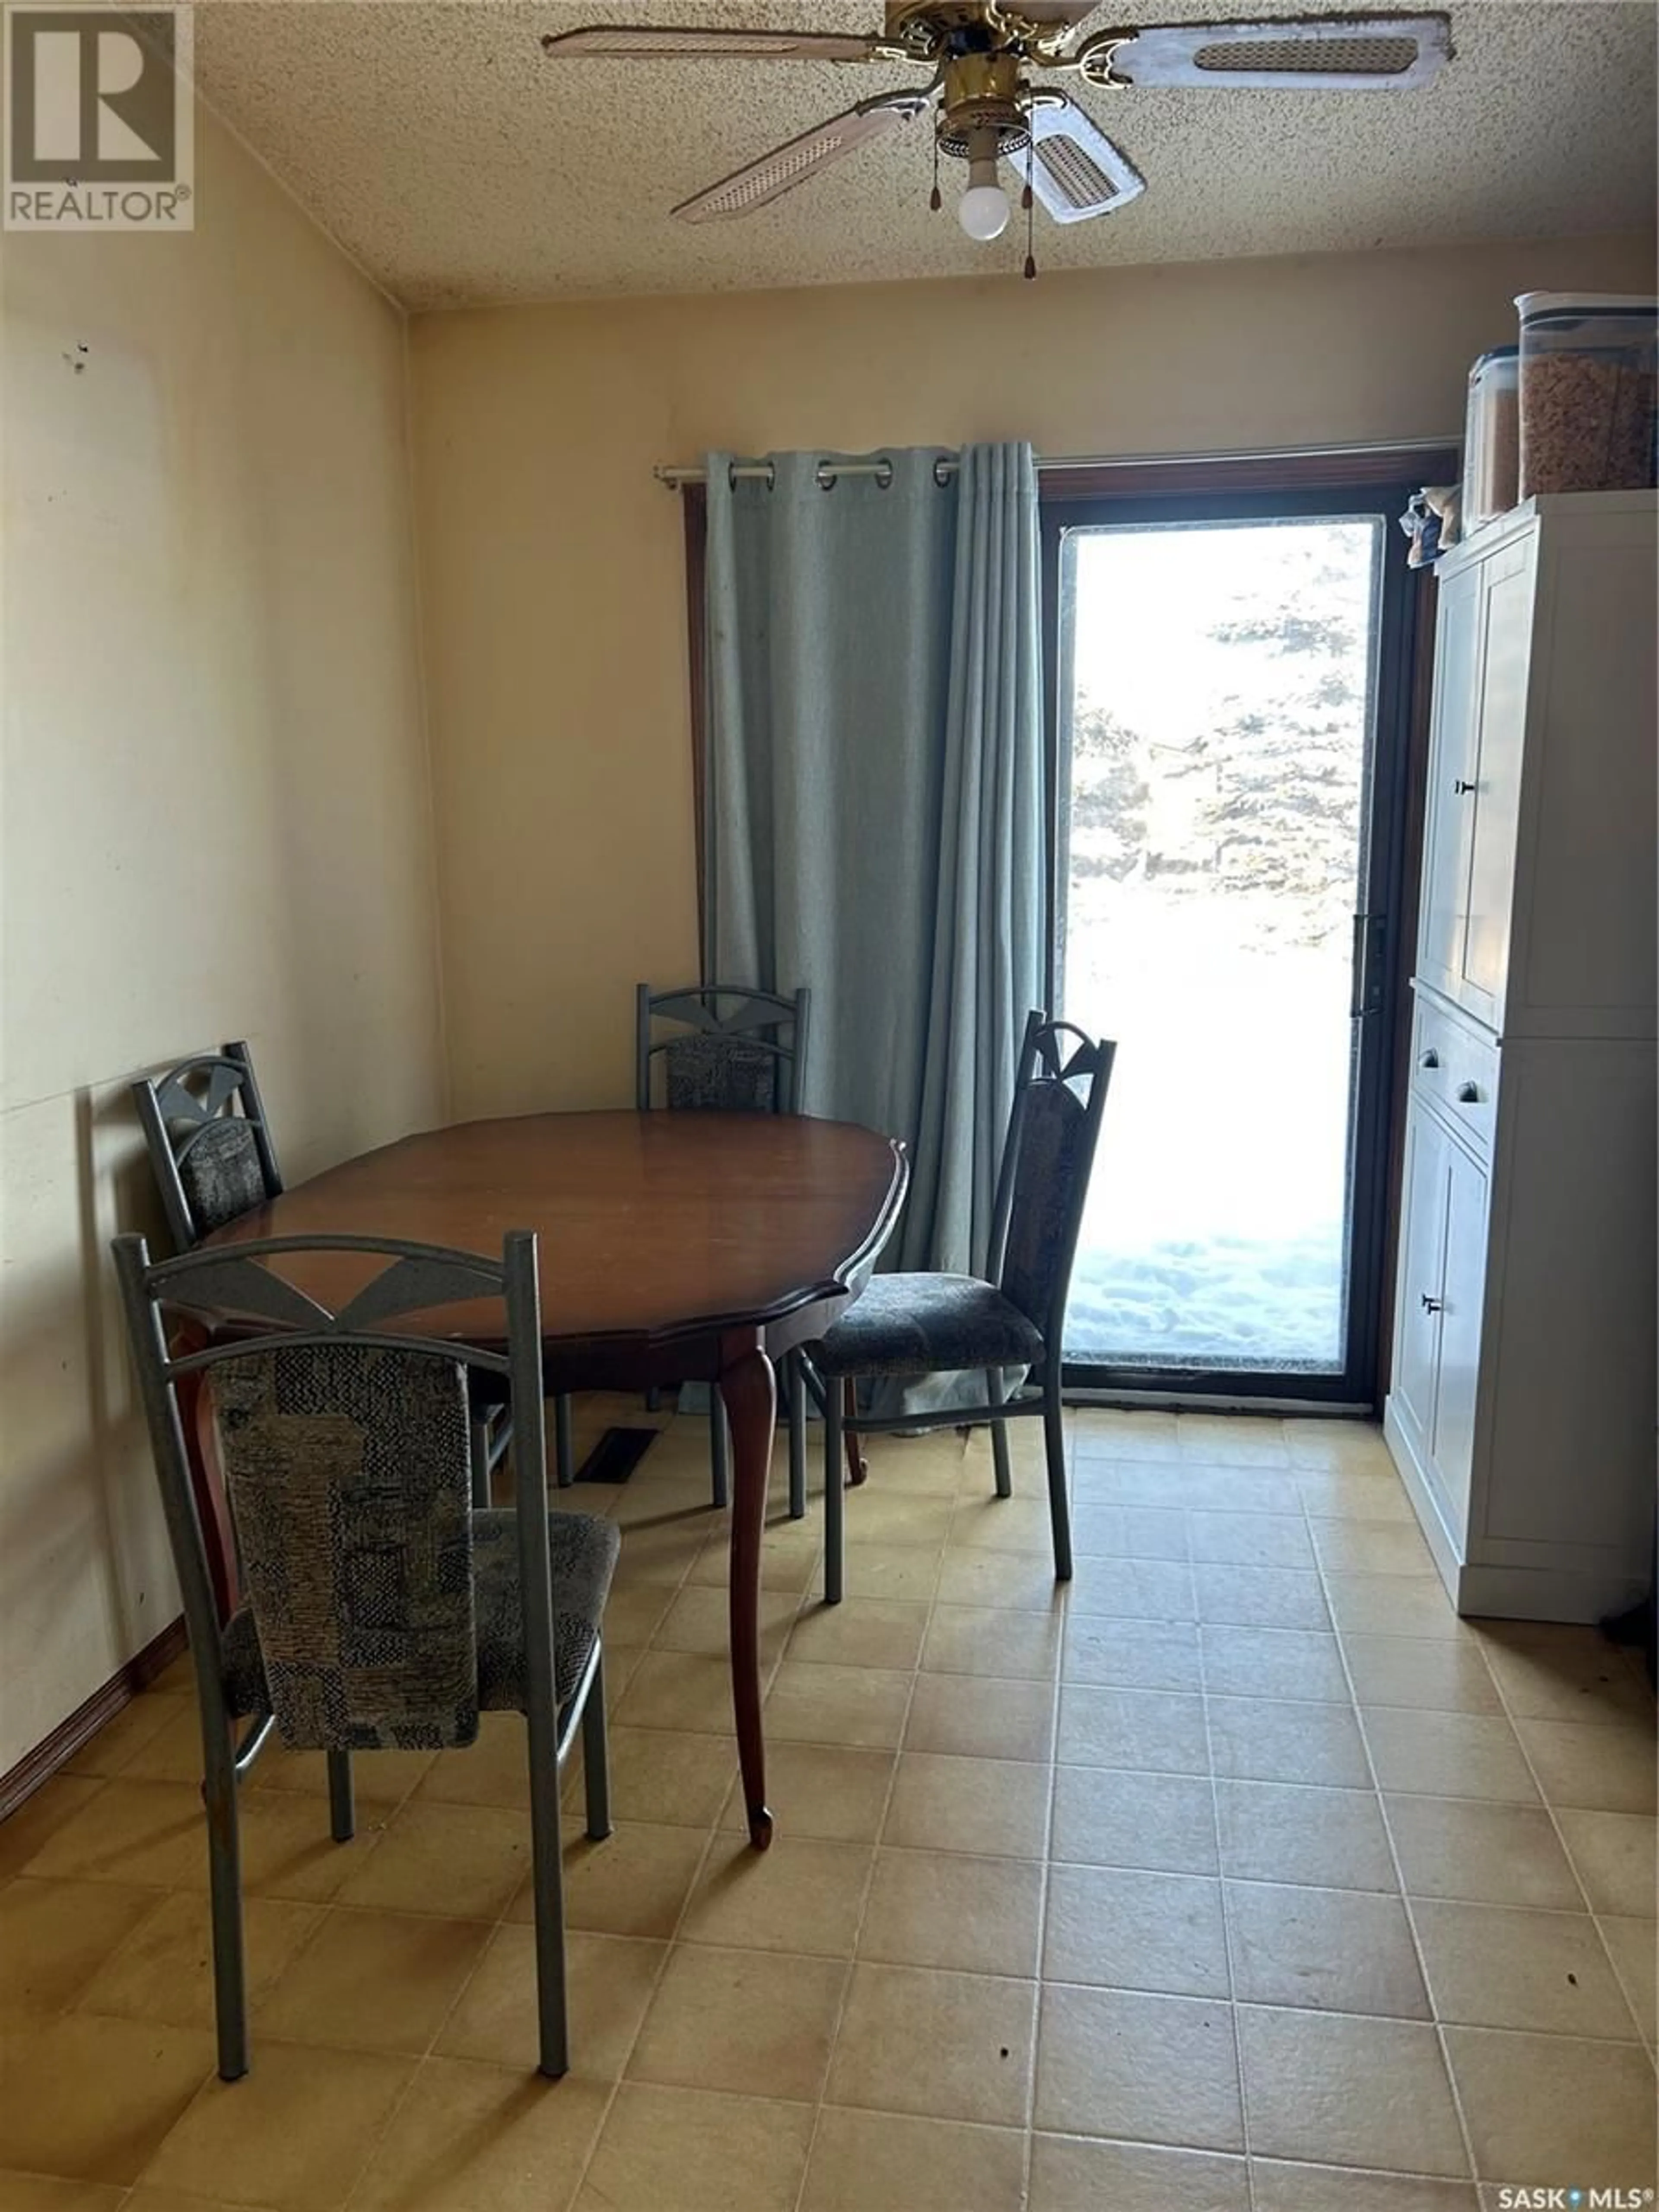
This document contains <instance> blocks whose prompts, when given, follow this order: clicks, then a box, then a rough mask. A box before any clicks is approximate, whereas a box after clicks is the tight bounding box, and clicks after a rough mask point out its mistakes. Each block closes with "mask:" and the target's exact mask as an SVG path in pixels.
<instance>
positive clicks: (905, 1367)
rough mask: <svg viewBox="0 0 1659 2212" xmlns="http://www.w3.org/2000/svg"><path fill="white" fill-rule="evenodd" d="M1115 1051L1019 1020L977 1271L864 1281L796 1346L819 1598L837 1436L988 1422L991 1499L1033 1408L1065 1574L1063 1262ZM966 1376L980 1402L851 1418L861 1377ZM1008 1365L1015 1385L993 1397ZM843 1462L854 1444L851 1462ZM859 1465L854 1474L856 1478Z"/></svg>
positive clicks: (834, 1556) (830, 1563) (1057, 1026)
mask: <svg viewBox="0 0 1659 2212" xmlns="http://www.w3.org/2000/svg"><path fill="white" fill-rule="evenodd" d="M1116 1052H1117V1047H1116V1045H1115V1044H1114V1043H1111V1042H1109V1041H1106V1040H1102V1041H1100V1042H1097V1041H1096V1040H1095V1039H1094V1038H1092V1037H1091V1036H1088V1035H1086V1034H1085V1031H1084V1030H1080V1029H1078V1028H1077V1027H1075V1025H1074V1024H1072V1023H1070V1022H1060V1021H1050V1020H1049V1018H1048V1015H1047V1014H1046V1013H1043V1012H1041V1011H1037V1012H1033V1013H1031V1014H1030V1016H1029V1017H1028V1018H1027V1020H1026V1024H1025V1035H1024V1040H1023V1042H1022V1043H1021V1047H1020V1054H1019V1063H1018V1073H1017V1074H1016V1077H1015V1081H1014V1102H1013V1107H1012V1111H1011V1113H1010V1115H1009V1120H1008V1132H1007V1136H1006V1139H1005V1141H1004V1145H1003V1150H1002V1160H1001V1164H1000V1169H999V1171H998V1176H997V1187H996V1197H995V1201H994V1206H993V1208H992V1216H991V1239H990V1250H989V1256H988V1264H987V1268H986V1272H985V1274H984V1276H983V1277H980V1276H975V1275H948V1274H887V1275H883V1274H878V1275H872V1277H871V1278H870V1280H869V1282H868V1284H867V1285H866V1287H865V1289H864V1290H863V1291H862V1292H861V1293H860V1296H859V1297H857V1298H855V1299H854V1302H853V1304H851V1305H850V1306H848V1308H847V1310H846V1311H845V1313H844V1314H843V1316H842V1319H841V1320H839V1321H838V1322H836V1325H835V1327H834V1328H831V1329H830V1330H829V1332H828V1333H827V1334H825V1335H823V1337H821V1338H819V1339H818V1340H817V1341H816V1342H815V1343H812V1344H809V1345H808V1346H806V1347H805V1352H806V1358H807V1360H808V1361H809V1363H810V1364H811V1368H812V1370H813V1372H814V1375H815V1376H816V1378H817V1383H818V1385H819V1387H820V1389H821V1390H822V1394H823V1406H824V1490H823V1496H824V1565H823V1594H824V1598H825V1601H826V1602H827V1603H829V1604H830V1605H836V1604H839V1603H840V1601H841V1595H842V1558H843V1550H844V1544H845V1525H844V1524H845V1518H846V1497H845V1492H844V1489H843V1486H842V1472H841V1465H840V1462H841V1456H842V1445H843V1442H844V1441H846V1440H848V1439H850V1438H853V1437H860V1436H875V1435H903V1434H905V1433H907V1432H908V1433H912V1434H914V1433H915V1432H916V1431H919V1430H921V1429H926V1428H930V1427H932V1428H936V1427H938V1426H939V1421H940V1420H941V1419H945V1420H948V1421H950V1422H951V1424H952V1425H978V1424H979V1423H980V1422H982V1421H983V1422H988V1423H989V1424H990V1429H991V1449H992V1458H993V1462H994V1468H995V1479H996V1493H997V1496H998V1497H999V1498H1009V1497H1012V1494H1013V1479H1012V1469H1011V1467H1010V1463H1009V1457H1008V1436H1007V1424H1008V1422H1009V1420H1010V1419H1013V1418H1016V1417H1018V1416H1019V1415H1022V1414H1041V1415H1042V1425H1043V1441H1044V1445H1045V1457H1046V1460H1047V1464H1048V1510H1049V1515H1050V1518H1051V1521H1052V1523H1053V1528H1054V1575H1055V1578H1056V1580H1058V1581H1060V1582H1069V1581H1070V1580H1071V1578H1072V1521H1071V1510H1070V1505H1069V1504H1068V1501H1067V1498H1066V1430H1065V1419H1064V1412H1063V1407H1062V1402H1061V1398H1060V1358H1061V1344H1062V1339H1063V1332H1064V1328H1065V1322H1066V1297H1067V1295H1068V1294H1069V1292H1070V1290H1071V1282H1072V1264H1073V1261H1074V1259H1075V1258H1076V1256H1077V1245H1078V1237H1079V1231H1081V1229H1082V1226H1083V1207H1084V1202H1085V1200H1086V1198H1087V1196H1088V1190H1089V1175H1090V1170H1091V1168H1092V1167H1093V1164H1094V1157H1095V1147H1096V1145H1097V1141H1098V1139H1099V1135H1100V1122H1101V1116H1102V1115H1103V1112H1104V1110H1105V1106H1106V1093H1107V1089H1108V1086H1109V1084H1110V1081H1111V1074H1112V1063H1113V1060H1114V1059H1115V1055H1116ZM972 1369H978V1370H982V1372H983V1374H984V1376H985V1386H986V1402H985V1403H984V1405H982V1406H972V1407H965V1408H959V1407H955V1406H952V1407H951V1408H950V1409H949V1411H948V1413H945V1414H943V1415H939V1414H933V1415H929V1416H927V1417H924V1418H921V1419H918V1418H917V1417H916V1416H915V1415H914V1414H908V1415H907V1414H896V1415H892V1416H875V1415H869V1414H866V1415H860V1414H858V1413H856V1411H855V1410H849V1409H848V1405H847V1403H846V1401H847V1400H848V1398H850V1397H851V1395H852V1391H851V1389H850V1388H849V1386H852V1385H855V1384H856V1383H858V1382H859V1381H860V1380H861V1379H863V1378H865V1377H871V1376H902V1377H907V1378H916V1377H920V1376H926V1375H942V1374H949V1373H956V1372H960V1371H963V1370H972ZM1009 1369H1023V1370H1025V1372H1024V1381H1023V1382H1022V1383H1020V1384H1019V1385H1018V1387H1017V1389H1016V1390H1015V1392H1014V1394H1013V1395H1012V1396H1009V1395H1006V1389H1005V1376H1006V1371H1007V1370H1009ZM850 1455H851V1456H853V1457H854V1459H856V1450H855V1448H854V1449H853V1450H852V1452H851V1454H850ZM861 1475H862V1467H861V1464H860V1466H859V1468H858V1474H857V1476H855V1479H861Z"/></svg>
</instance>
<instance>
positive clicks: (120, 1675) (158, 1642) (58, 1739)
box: [0, 1613, 185, 1820]
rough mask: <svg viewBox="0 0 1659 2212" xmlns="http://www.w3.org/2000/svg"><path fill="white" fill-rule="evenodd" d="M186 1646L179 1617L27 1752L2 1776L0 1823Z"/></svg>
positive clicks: (162, 1671) (182, 1618)
mask: <svg viewBox="0 0 1659 2212" xmlns="http://www.w3.org/2000/svg"><path fill="white" fill-rule="evenodd" d="M184 1648H185V1622H184V1616H183V1614H182V1613H181V1614H180V1615H179V1619H178V1620H175V1621H173V1623H172V1624H171V1626H168V1627H167V1628H164V1629H163V1630H162V1631H161V1634H160V1635H159V1636H156V1637H152V1638H151V1639H150V1641H149V1643H148V1644H145V1646H144V1648H143V1650H142V1651H140V1652H138V1653H137V1655H136V1656H134V1657H133V1658H131V1659H129V1660H128V1662H127V1663H126V1665H125V1667H123V1668H119V1669H118V1672H116V1673H115V1674H112V1675H111V1676H110V1678H109V1680H108V1681H107V1682H106V1683H105V1684H104V1686H103V1687H102V1688H101V1689H97V1690H94V1692H93V1693H92V1695H91V1696H90V1697H89V1698H88V1699H86V1701H85V1703H84V1704H82V1705H77V1706H76V1708H75V1711H73V1712H72V1713H70V1716H69V1717H68V1718H67V1719H66V1720H61V1721H59V1722H58V1725H57V1727H56V1728H55V1729H53V1730H52V1734H51V1735H49V1736H46V1737H45V1738H44V1739H43V1740H42V1741H40V1743H37V1744H36V1745H35V1747H34V1748H33V1751H26V1752H25V1753H23V1756H22V1757H21V1759H19V1760H18V1762H17V1764H16V1765H15V1766H14V1767H11V1768H9V1770H8V1771H7V1772H6V1773H4V1774H0V1820H4V1819H5V1818H6V1817H7V1815H8V1814H11V1813H15V1811H16V1810H17V1808H18V1807H19V1806H20V1805H21V1803H22V1802H23V1800H24V1799H25V1798H26V1797H32V1796H33V1795H34V1793H35V1791H36V1790H38V1789H39V1788H40V1784H42V1783H43V1782H47V1781H50V1780H51V1778H52V1776H53V1775H54V1774H56V1773H57V1771H58V1768H59V1767H60V1766H64V1765H67V1764H68V1762H69V1761H70V1759H73V1758H74V1756H75V1754H76V1752H77V1751H79V1750H80V1748H81V1747H82V1744H85V1743H89V1742H90V1741H92V1739H93V1737H94V1736H95V1735H97V1733H98V1731H99V1729H100V1728H102V1727H103V1725H104V1723H106V1721H111V1720H113V1719H114V1717H115V1716H116V1714H117V1713H118V1712H119V1711H120V1710H121V1708H122V1706H123V1705H131V1703H132V1700H133V1699H135V1698H136V1697H137V1694H138V1692H140V1690H143V1689H144V1688H146V1687H147V1686H149V1684H150V1683H151V1682H153V1681H154V1680H155V1678H156V1676H157V1675H158V1674H162V1673H164V1672H165V1671H166V1669H167V1668H169V1667H170V1666H172V1664H173V1661H174V1660H175V1659H176V1658H177V1657H178V1656H179V1653H180V1652H181V1651H182V1650H184Z"/></svg>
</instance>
